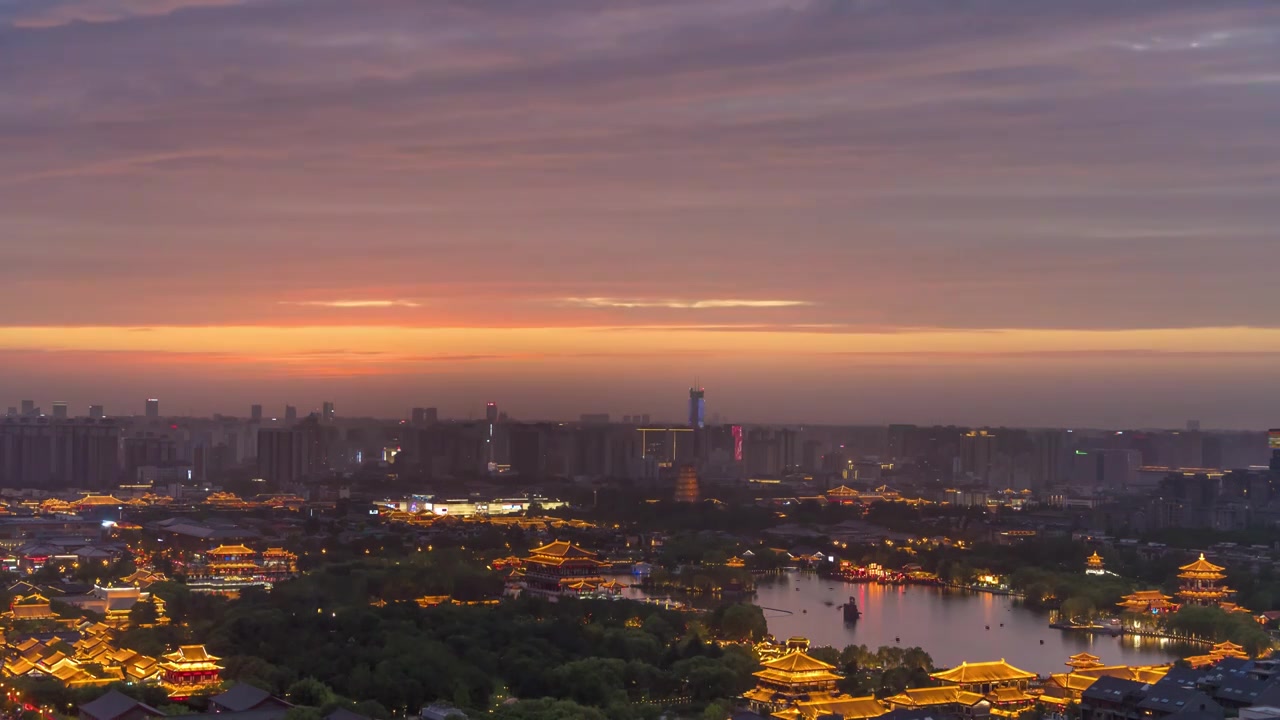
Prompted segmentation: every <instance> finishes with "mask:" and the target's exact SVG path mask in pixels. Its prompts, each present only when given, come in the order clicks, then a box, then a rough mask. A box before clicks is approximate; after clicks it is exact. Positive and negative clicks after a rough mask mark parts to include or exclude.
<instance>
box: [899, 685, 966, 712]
mask: <svg viewBox="0 0 1280 720" xmlns="http://www.w3.org/2000/svg"><path fill="white" fill-rule="evenodd" d="M884 701H885V703H887V704H888V705H889V707H890V708H892V709H894V710H927V709H932V710H935V711H946V712H947V713H948V714H954V715H957V716H960V717H965V718H970V717H980V716H984V715H987V714H989V713H990V711H991V702H990V701H989V700H987V698H986V697H984V696H983V695H981V694H979V693H975V692H970V691H968V690H964V689H961V688H960V687H958V686H955V685H949V686H946V687H927V688H913V689H911V690H903V691H902V692H900V693H898V694H897V695H893V696H891V697H887V698H885V700H884Z"/></svg>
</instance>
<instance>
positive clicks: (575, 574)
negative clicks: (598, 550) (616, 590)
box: [521, 540, 610, 598]
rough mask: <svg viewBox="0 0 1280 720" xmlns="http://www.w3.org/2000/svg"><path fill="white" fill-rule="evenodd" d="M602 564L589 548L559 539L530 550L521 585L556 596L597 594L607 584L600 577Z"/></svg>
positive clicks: (525, 590)
mask: <svg viewBox="0 0 1280 720" xmlns="http://www.w3.org/2000/svg"><path fill="white" fill-rule="evenodd" d="M603 564H604V563H602V562H600V561H599V560H597V559H596V554H595V553H593V552H591V551H590V550H584V549H583V548H581V547H578V546H577V545H574V544H572V543H568V542H565V541H563V540H557V541H555V542H553V543H549V544H547V545H543V546H542V547H537V548H534V549H533V550H530V551H529V557H527V558H525V559H524V562H523V565H524V575H523V583H522V586H521V588H522V590H523V591H524V592H528V593H532V594H535V595H543V596H547V597H553V598H554V597H559V596H561V595H587V594H596V593H597V592H601V590H600V586H602V585H604V584H605V579H604V578H603V577H600V566H601V565H603ZM603 592H606V593H608V592H610V591H609V590H604V591H603Z"/></svg>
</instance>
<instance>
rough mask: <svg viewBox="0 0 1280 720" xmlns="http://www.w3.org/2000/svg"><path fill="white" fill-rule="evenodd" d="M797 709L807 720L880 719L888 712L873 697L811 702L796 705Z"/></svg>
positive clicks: (836, 698)
mask: <svg viewBox="0 0 1280 720" xmlns="http://www.w3.org/2000/svg"><path fill="white" fill-rule="evenodd" d="M796 709H797V710H799V711H800V717H802V718H805V720H816V718H820V717H825V716H827V715H831V714H836V715H839V716H840V717H842V718H844V720H866V719H867V718H874V717H880V716H881V715H884V714H885V713H886V712H888V710H886V709H885V706H884V705H882V704H881V703H880V701H879V700H876V698H875V696H873V695H867V696H866V697H849V696H847V695H843V696H837V697H834V698H829V699H823V700H809V701H806V702H799V703H796Z"/></svg>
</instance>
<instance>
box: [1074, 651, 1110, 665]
mask: <svg viewBox="0 0 1280 720" xmlns="http://www.w3.org/2000/svg"><path fill="white" fill-rule="evenodd" d="M1101 664H1102V658H1100V657H1098V656H1097V655H1090V654H1089V653H1087V652H1082V653H1076V654H1075V655H1072V656H1071V657H1069V658H1067V665H1070V666H1071V667H1097V666H1099V665H1101Z"/></svg>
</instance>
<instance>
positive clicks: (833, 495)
mask: <svg viewBox="0 0 1280 720" xmlns="http://www.w3.org/2000/svg"><path fill="white" fill-rule="evenodd" d="M861 499H862V494H861V493H859V492H858V491H857V490H854V489H853V488H851V487H848V486H847V485H841V486H840V487H838V488H832V489H831V490H828V491H827V502H829V503H832V504H834V505H855V504H857V503H858V502H859V501H860V500H861Z"/></svg>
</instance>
